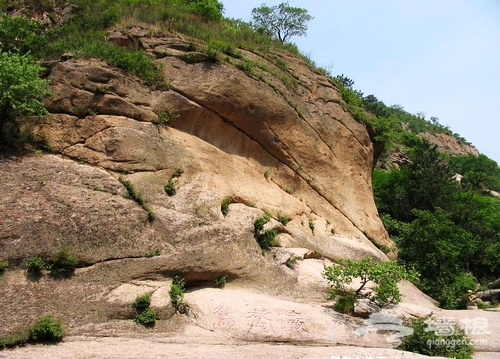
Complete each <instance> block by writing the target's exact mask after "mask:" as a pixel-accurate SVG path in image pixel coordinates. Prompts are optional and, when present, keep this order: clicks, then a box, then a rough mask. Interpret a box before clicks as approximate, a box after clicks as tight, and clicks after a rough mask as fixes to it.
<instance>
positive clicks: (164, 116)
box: [151, 110, 179, 125]
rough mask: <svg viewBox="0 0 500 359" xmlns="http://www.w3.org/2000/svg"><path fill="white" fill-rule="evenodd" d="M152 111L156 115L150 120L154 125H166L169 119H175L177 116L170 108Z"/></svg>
mask: <svg viewBox="0 0 500 359" xmlns="http://www.w3.org/2000/svg"><path fill="white" fill-rule="evenodd" d="M154 112H155V114H156V116H157V117H156V118H154V119H153V120H151V122H153V123H154V124H156V125H166V124H168V123H169V122H170V121H171V120H175V119H176V118H177V117H179V115H178V114H176V113H175V112H174V111H172V110H155V111H154Z"/></svg>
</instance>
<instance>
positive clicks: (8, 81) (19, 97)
mask: <svg viewBox="0 0 500 359" xmlns="http://www.w3.org/2000/svg"><path fill="white" fill-rule="evenodd" d="M41 72H42V68H41V67H40V66H39V65H37V64H36V63H35V62H34V61H33V60H32V58H31V57H30V56H29V55H18V54H15V53H10V52H2V53H0V139H2V140H3V138H4V129H5V125H6V124H7V123H8V122H11V121H13V120H14V119H15V118H16V117H18V116H24V115H44V114H46V113H47V110H46V109H45V106H44V105H43V103H42V99H43V98H44V97H45V96H47V95H48V91H47V89H46V85H47V81H46V80H42V79H41V78H40V73H41Z"/></svg>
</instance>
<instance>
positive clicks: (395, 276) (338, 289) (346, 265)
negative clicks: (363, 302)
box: [324, 257, 418, 305]
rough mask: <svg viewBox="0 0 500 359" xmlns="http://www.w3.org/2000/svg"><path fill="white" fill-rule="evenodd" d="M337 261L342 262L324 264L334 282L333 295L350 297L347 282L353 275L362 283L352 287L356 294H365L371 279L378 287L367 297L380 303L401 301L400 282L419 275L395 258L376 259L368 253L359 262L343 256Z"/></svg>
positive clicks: (415, 278) (349, 281)
mask: <svg viewBox="0 0 500 359" xmlns="http://www.w3.org/2000/svg"><path fill="white" fill-rule="evenodd" d="M338 263H339V265H332V266H330V267H327V268H325V272H324V276H325V278H326V279H328V280H329V281H330V282H331V283H332V287H331V290H330V297H332V298H335V297H336V296H341V297H345V298H347V299H348V298H350V292H351V289H349V288H348V286H349V285H350V284H351V283H352V281H353V279H354V278H359V279H360V286H359V287H358V288H357V289H355V290H354V291H353V293H354V295H355V296H356V297H360V296H362V292H361V291H362V290H363V289H364V288H365V286H366V284H367V283H368V282H370V281H371V282H373V283H375V284H376V287H375V288H374V289H373V293H372V294H370V295H368V296H367V297H368V299H370V300H372V301H374V302H376V303H378V304H381V305H386V304H389V303H398V302H399V301H400V300H401V293H400V292H399V289H398V286H397V284H398V282H399V281H401V280H417V279H418V274H417V273H416V272H415V271H412V270H410V271H407V270H406V269H405V267H403V266H401V265H399V264H398V263H397V262H395V261H386V262H376V261H375V260H374V259H373V258H370V257H366V258H364V259H362V260H361V261H359V262H357V261H355V260H351V259H341V260H339V261H338Z"/></svg>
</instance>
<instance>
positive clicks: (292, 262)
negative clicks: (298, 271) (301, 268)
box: [285, 256, 297, 269]
mask: <svg viewBox="0 0 500 359" xmlns="http://www.w3.org/2000/svg"><path fill="white" fill-rule="evenodd" d="M296 264H297V257H295V256H291V257H290V258H288V259H287V260H286V262H285V265H286V266H287V267H288V268H290V269H293V268H294V267H295V265H296Z"/></svg>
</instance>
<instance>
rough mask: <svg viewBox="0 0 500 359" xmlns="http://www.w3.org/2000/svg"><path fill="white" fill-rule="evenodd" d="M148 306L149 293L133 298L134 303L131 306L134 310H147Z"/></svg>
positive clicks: (149, 302)
mask: <svg viewBox="0 0 500 359" xmlns="http://www.w3.org/2000/svg"><path fill="white" fill-rule="evenodd" d="M150 304H151V293H145V294H142V295H140V296H138V297H137V298H135V300H134V303H133V304H132V305H133V306H134V308H135V309H136V310H138V311H141V310H145V309H147V308H149V306H150Z"/></svg>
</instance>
